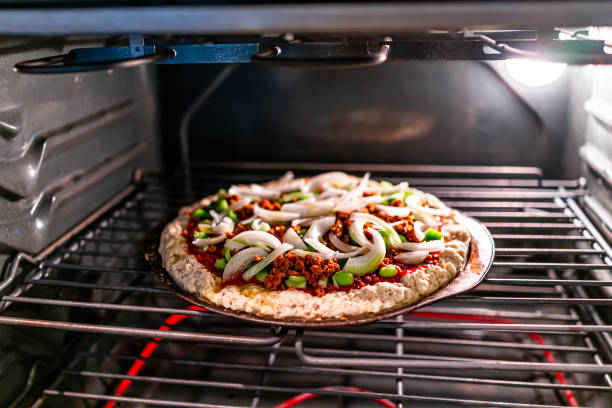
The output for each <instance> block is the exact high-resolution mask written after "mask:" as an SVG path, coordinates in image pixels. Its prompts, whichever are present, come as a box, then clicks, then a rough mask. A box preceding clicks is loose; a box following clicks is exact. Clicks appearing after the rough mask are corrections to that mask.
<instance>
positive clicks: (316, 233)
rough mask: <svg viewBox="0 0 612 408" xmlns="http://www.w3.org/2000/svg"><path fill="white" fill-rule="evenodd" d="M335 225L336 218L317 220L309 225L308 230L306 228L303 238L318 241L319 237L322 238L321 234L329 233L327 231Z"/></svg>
mask: <svg viewBox="0 0 612 408" xmlns="http://www.w3.org/2000/svg"><path fill="white" fill-rule="evenodd" d="M335 223H336V217H334V216H329V217H323V218H319V219H318V220H316V221H315V222H313V223H312V224H310V228H308V231H307V232H306V235H305V236H304V238H313V239H315V240H318V239H319V238H320V237H322V236H323V234H325V233H326V232H327V231H329V229H330V228H331V227H332V226H333V225H334V224H335Z"/></svg>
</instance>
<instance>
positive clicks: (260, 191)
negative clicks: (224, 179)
mask: <svg viewBox="0 0 612 408" xmlns="http://www.w3.org/2000/svg"><path fill="white" fill-rule="evenodd" d="M229 193H230V194H236V195H244V196H255V197H263V198H277V197H278V196H280V193H279V192H278V191H276V190H273V189H271V188H266V187H262V186H260V185H259V184H251V186H250V187H246V186H232V187H231V188H230V189H229Z"/></svg>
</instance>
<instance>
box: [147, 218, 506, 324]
mask: <svg viewBox="0 0 612 408" xmlns="http://www.w3.org/2000/svg"><path fill="white" fill-rule="evenodd" d="M458 220H459V222H461V223H462V224H463V225H464V226H465V227H466V228H467V230H468V231H469V233H470V235H471V238H472V239H471V242H470V248H469V251H468V256H467V258H466V261H465V263H464V265H463V268H462V269H461V271H460V272H459V273H458V274H457V275H456V276H455V278H454V279H453V280H451V281H450V282H449V283H448V284H447V285H446V286H444V287H442V288H440V289H438V290H437V291H435V292H434V293H432V294H431V295H429V296H426V297H424V298H423V299H421V300H419V301H418V302H417V303H413V304H411V305H407V306H403V307H401V308H399V309H394V310H389V311H384V312H379V313H371V314H366V315H361V316H353V317H347V318H345V319H338V318H336V319H322V320H303V319H274V318H269V317H265V316H258V315H255V314H250V313H245V312H238V311H235V310H231V309H227V308H224V307H221V306H218V305H215V304H213V303H210V302H208V301H206V300H203V299H199V298H197V297H195V296H194V295H192V294H190V293H187V292H185V291H184V290H183V289H181V287H180V286H179V285H177V284H176V283H175V282H174V280H173V279H172V277H171V276H170V274H168V272H166V270H165V269H164V268H163V265H162V259H161V255H160V254H159V252H158V248H159V237H160V233H161V229H159V228H158V229H156V230H154V231H151V232H150V233H149V234H148V235H147V238H146V239H145V243H144V249H145V257H146V258H147V260H148V261H149V264H150V265H151V267H152V268H153V271H154V273H155V274H156V275H157V277H158V278H159V280H160V281H161V283H162V284H163V285H164V286H165V287H166V288H168V290H170V291H171V292H173V293H174V294H176V295H177V296H178V297H180V298H182V299H184V300H186V301H187V302H189V303H192V304H194V305H198V306H201V307H203V308H205V309H207V310H210V311H213V312H217V313H219V314H222V315H226V316H231V317H235V318H237V319H242V320H247V321H249V322H252V323H258V324H265V325H273V326H284V327H318V328H324V327H339V326H354V325H360V324H366V323H370V322H373V321H376V320H382V319H388V318H390V317H393V316H397V315H399V314H402V313H406V312H410V311H412V310H415V309H419V308H421V307H424V306H427V305H430V304H432V303H434V302H439V301H440V300H443V299H446V298H448V297H451V296H455V295H458V294H460V293H464V292H466V291H468V290H470V289H472V288H474V287H475V286H477V285H478V284H479V283H480V282H481V281H482V280H483V279H484V278H485V276H486V274H487V272H488V271H489V268H490V267H491V264H492V263H493V255H494V253H495V244H494V243H493V237H491V234H490V233H489V231H488V230H487V228H486V227H485V226H484V225H483V224H482V223H481V222H480V221H477V220H475V219H474V218H471V217H468V216H465V215H462V214H459V216H458Z"/></svg>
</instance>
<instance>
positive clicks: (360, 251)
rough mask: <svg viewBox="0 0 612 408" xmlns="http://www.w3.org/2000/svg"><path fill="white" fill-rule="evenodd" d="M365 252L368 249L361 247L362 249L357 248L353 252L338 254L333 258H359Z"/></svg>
mask: <svg viewBox="0 0 612 408" xmlns="http://www.w3.org/2000/svg"><path fill="white" fill-rule="evenodd" d="M365 250H366V248H364V247H361V248H357V249H356V250H354V251H351V252H336V254H335V255H334V256H333V258H336V259H343V258H352V257H353V256H357V255H359V254H361V253H362V252H363V251H365Z"/></svg>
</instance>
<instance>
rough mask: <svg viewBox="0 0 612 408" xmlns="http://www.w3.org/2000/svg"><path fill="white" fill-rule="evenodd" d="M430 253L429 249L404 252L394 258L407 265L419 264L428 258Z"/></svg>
mask: <svg viewBox="0 0 612 408" xmlns="http://www.w3.org/2000/svg"><path fill="white" fill-rule="evenodd" d="M428 254H429V252H427V251H414V252H402V253H401V254H399V255H396V256H395V257H394V258H393V259H395V260H396V261H399V262H401V263H403V264H406V265H419V264H420V263H422V262H423V261H424V260H425V258H427V255H428Z"/></svg>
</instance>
